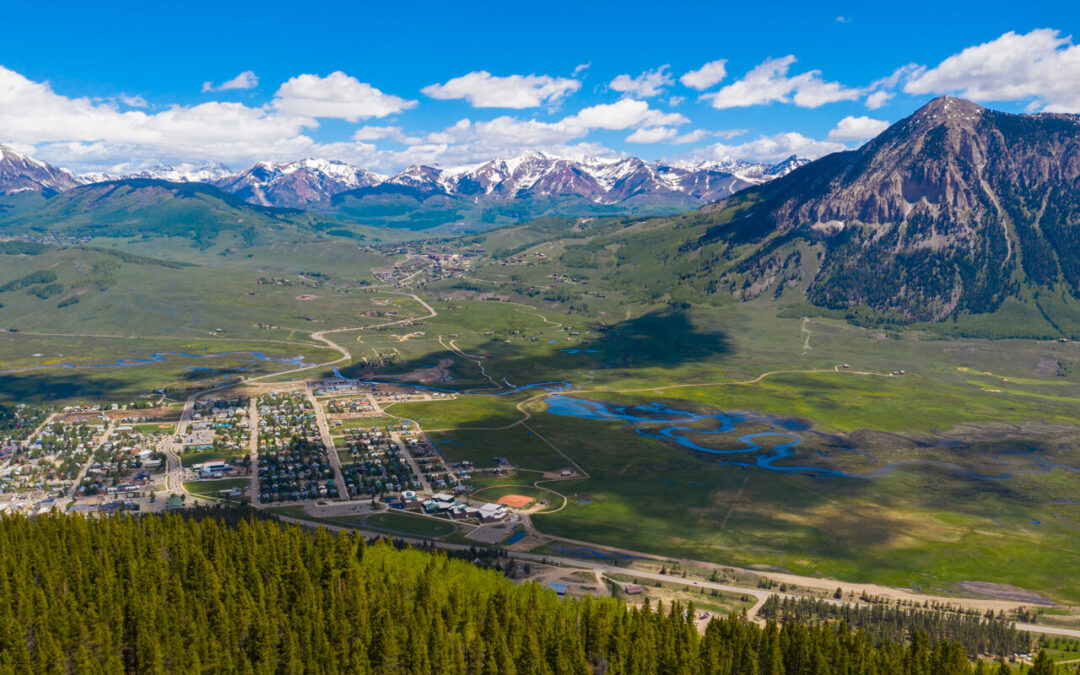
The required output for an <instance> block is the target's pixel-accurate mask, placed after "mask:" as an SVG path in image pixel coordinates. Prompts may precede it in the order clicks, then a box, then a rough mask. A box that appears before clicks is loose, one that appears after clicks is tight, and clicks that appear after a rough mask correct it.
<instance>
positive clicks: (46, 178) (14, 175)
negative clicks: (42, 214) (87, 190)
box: [0, 145, 81, 195]
mask: <svg viewBox="0 0 1080 675" xmlns="http://www.w3.org/2000/svg"><path fill="white" fill-rule="evenodd" d="M80 183H81V181H80V180H79V179H78V178H76V177H75V176H74V175H73V174H72V173H70V172H68V171H65V170H64V169H58V168H56V167H54V166H52V165H50V164H46V163H45V162H42V161H39V160H36V159H34V158H32V157H28V156H26V155H24V154H22V153H20V152H17V151H15V150H14V149H13V148H10V147H8V146H6V145H0V195H10V194H17V193H20V192H39V193H46V194H51V193H55V192H63V191H64V190H68V189H70V188H73V187H75V186H76V185H79V184H80Z"/></svg>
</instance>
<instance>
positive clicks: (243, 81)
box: [202, 70, 259, 93]
mask: <svg viewBox="0 0 1080 675" xmlns="http://www.w3.org/2000/svg"><path fill="white" fill-rule="evenodd" d="M257 86H259V78H258V77H257V76H256V75H255V73H254V72H253V71H250V70H245V71H244V72H242V73H240V74H239V75H237V76H236V77H234V78H233V79H231V80H226V81H224V82H222V83H221V84H219V85H217V86H214V83H213V82H209V81H207V82H203V86H202V90H203V93H206V92H208V91H229V90H232V89H254V88H255V87H257Z"/></svg>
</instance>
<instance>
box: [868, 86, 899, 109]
mask: <svg viewBox="0 0 1080 675" xmlns="http://www.w3.org/2000/svg"><path fill="white" fill-rule="evenodd" d="M893 96H895V94H893V93H892V92H891V91H885V90H881V91H875V92H873V93H872V94H870V95H869V96H867V97H866V107H867V108H869V109H871V110H877V109H878V108H880V107H882V106H884V105H885V104H886V103H888V102H889V101H890V100H892V97H893Z"/></svg>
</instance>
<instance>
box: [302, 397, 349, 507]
mask: <svg viewBox="0 0 1080 675" xmlns="http://www.w3.org/2000/svg"><path fill="white" fill-rule="evenodd" d="M304 393H305V394H306V395H307V400H308V401H310V402H311V405H312V406H313V407H314V409H315V423H316V424H317V425H318V427H319V435H320V436H321V437H322V443H323V447H325V448H326V455H327V457H329V458H330V466H331V467H332V468H333V469H334V481H335V485H337V489H338V499H339V500H340V501H343V502H347V501H349V491H348V490H347V489H346V488H345V475H344V474H342V473H341V458H340V457H338V454H337V448H336V447H334V437H333V436H332V435H331V434H330V425H329V424H327V423H326V414H325V413H324V412H323V408H322V404H320V403H319V402H318V401H317V400H315V393H314V392H313V391H311V383H310V382H309V383H308V384H307V386H306V387H304Z"/></svg>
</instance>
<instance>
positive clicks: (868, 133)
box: [829, 115, 889, 141]
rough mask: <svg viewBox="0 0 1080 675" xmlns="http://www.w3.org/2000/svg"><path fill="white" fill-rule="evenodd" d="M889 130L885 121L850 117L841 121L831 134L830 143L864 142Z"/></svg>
mask: <svg viewBox="0 0 1080 675" xmlns="http://www.w3.org/2000/svg"><path fill="white" fill-rule="evenodd" d="M888 128H889V123H888V122H886V121H885V120H876V119H874V118H872V117H866V116H865V115H864V116H862V117H854V116H852V115H848V116H847V117H845V118H844V119H842V120H840V121H839V122H838V123H837V125H836V127H835V128H834V129H833V130H832V131H830V132H829V140H830V141H862V140H866V139H867V138H873V137H874V136H877V135H878V134H880V133H881V132H882V131H885V130H886V129H888Z"/></svg>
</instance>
